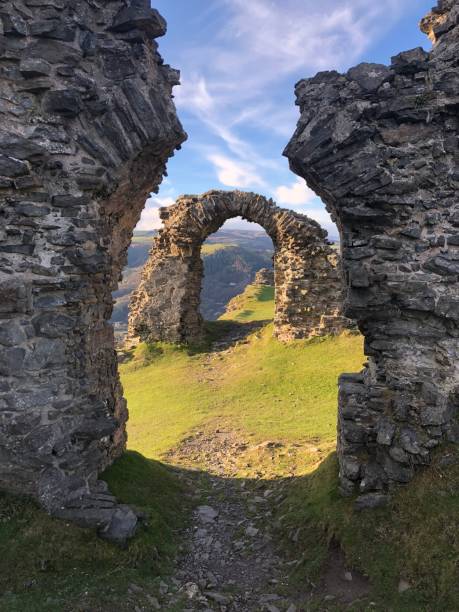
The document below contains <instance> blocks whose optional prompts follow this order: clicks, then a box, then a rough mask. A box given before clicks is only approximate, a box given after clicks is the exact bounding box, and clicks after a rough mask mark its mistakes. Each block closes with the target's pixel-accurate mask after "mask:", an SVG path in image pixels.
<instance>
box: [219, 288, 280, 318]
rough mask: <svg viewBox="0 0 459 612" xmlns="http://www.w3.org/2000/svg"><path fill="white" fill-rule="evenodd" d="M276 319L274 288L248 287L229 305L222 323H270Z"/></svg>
mask: <svg viewBox="0 0 459 612" xmlns="http://www.w3.org/2000/svg"><path fill="white" fill-rule="evenodd" d="M273 317H274V287H270V286H269V285H247V287H246V288H245V290H244V292H243V293H241V295H237V296H236V297H234V298H233V299H232V300H230V302H229V303H228V306H227V308H226V312H225V314H223V315H222V316H221V317H220V320H221V321H240V322H242V323H249V322H251V321H269V320H270V319H272V318H273Z"/></svg>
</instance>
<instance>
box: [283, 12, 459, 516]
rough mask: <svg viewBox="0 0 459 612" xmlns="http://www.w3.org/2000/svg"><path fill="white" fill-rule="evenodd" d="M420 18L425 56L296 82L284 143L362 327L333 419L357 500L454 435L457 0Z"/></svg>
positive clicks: (458, 257) (458, 383)
mask: <svg viewBox="0 0 459 612" xmlns="http://www.w3.org/2000/svg"><path fill="white" fill-rule="evenodd" d="M422 29H423V30H424V31H425V32H427V33H428V34H429V36H430V37H431V39H432V40H433V41H434V42H435V46H434V48H433V50H432V51H431V53H426V52H425V51H423V50H422V49H420V48H418V49H413V50H411V51H407V52H404V53H400V54H399V55H397V56H395V57H394V58H393V59H392V64H391V65H390V66H388V67H386V66H380V65H375V64H360V65H359V66H357V67H356V68H352V69H351V70H349V72H348V73H347V74H346V75H340V74H338V73H337V72H326V73H321V74H319V75H317V76H316V77H314V78H312V79H307V80H303V81H300V82H299V83H298V85H297V87H296V94H297V104H298V106H299V107H300V111H301V121H300V123H299V124H298V128H297V130H296V132H295V134H294V136H293V138H292V140H291V141H290V143H289V145H288V146H287V148H286V150H285V155H286V156H287V157H288V158H289V160H290V166H291V168H292V170H293V171H294V172H296V173H297V174H299V175H300V176H302V177H304V178H305V179H306V181H307V182H308V184H309V186H310V187H311V188H313V189H314V190H315V191H316V192H317V193H318V194H320V195H321V197H322V198H323V200H324V202H325V203H326V205H327V208H328V210H329V211H330V213H332V215H334V217H335V218H336V220H337V224H338V226H339V229H340V232H341V238H342V255H343V269H344V277H345V281H346V284H347V291H346V303H345V310H344V313H345V314H346V315H347V316H349V317H352V318H354V319H356V320H357V322H358V325H359V327H360V329H361V331H362V333H363V334H364V335H365V351H366V354H367V355H368V357H369V363H368V367H367V368H366V369H365V370H364V371H363V373H361V374H356V375H347V376H343V377H341V379H340V385H339V386H340V392H339V422H338V434H339V435H338V438H339V439H338V454H339V460H340V466H341V485H342V490H343V492H344V493H352V492H354V491H355V490H358V491H360V492H361V493H365V496H364V497H363V499H362V500H361V502H360V507H362V508H363V507H372V506H373V505H375V501H378V504H379V501H380V498H379V497H378V495H379V493H378V494H377V495H376V494H373V493H371V492H372V491H380V490H381V489H386V488H388V487H390V486H391V485H392V484H396V483H406V482H408V481H409V480H410V479H411V478H412V477H413V474H414V472H415V468H416V466H417V465H424V464H426V463H428V462H429V458H430V452H431V450H432V449H433V448H435V447H436V446H438V445H439V444H440V443H441V442H442V441H444V440H448V441H456V442H457V441H458V440H459V428H458V420H457V416H458V407H459V402H458V389H459V348H458V347H459V345H458V337H459V328H458V323H459V310H458V296H459V289H458V280H459V248H458V242H459V241H458V240H457V238H456V236H457V223H458V216H459V199H458V188H459V182H458V181H457V168H458V160H459V144H458V143H459V139H458V132H459V129H458V128H459V119H458V98H457V96H458V91H459V71H458V65H457V57H458V56H459V6H458V4H457V2H455V1H453V0H444V1H442V2H439V4H438V7H437V8H436V9H434V10H433V12H432V13H431V14H430V15H429V16H427V17H426V18H425V19H424V20H423V22H422ZM375 495H376V497H375Z"/></svg>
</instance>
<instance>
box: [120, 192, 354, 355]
mask: <svg viewBox="0 0 459 612" xmlns="http://www.w3.org/2000/svg"><path fill="white" fill-rule="evenodd" d="M160 216H161V219H162V220H163V222H164V227H163V229H161V230H160V232H159V234H158V236H157V237H156V238H155V242H154V246H153V249H152V252H151V257H150V260H149V262H148V263H147V264H146V266H145V268H144V271H143V274H142V281H141V284H140V286H139V288H138V290H137V291H136V292H135V293H134V295H133V298H132V301H131V308H130V317H129V331H128V334H129V339H130V341H134V339H136V338H140V339H141V340H144V341H148V342H151V341H158V340H162V341H167V342H175V343H197V342H200V341H202V339H203V333H204V328H203V320H202V317H201V315H200V312H199V303H200V292H201V284H202V277H203V266H202V260H201V257H200V251H201V246H202V244H203V243H204V241H205V240H206V239H207V238H208V236H209V235H211V234H212V233H214V232H216V231H217V230H218V229H219V228H220V227H221V226H222V225H223V224H224V222H225V221H227V220H228V219H232V218H235V217H239V216H240V217H242V218H243V219H245V220H247V221H249V222H252V223H257V224H258V225H260V226H261V227H263V228H264V230H265V231H266V233H267V234H268V236H269V237H270V238H271V240H272V242H273V245H274V279H275V280H274V282H275V290H276V299H275V317H274V333H275V335H276V337H277V338H278V339H279V340H282V341H289V340H293V339H296V338H307V337H311V336H314V335H326V334H330V333H339V332H340V331H341V330H342V329H343V327H345V326H347V321H346V320H345V319H344V318H343V317H342V316H341V273H340V267H339V261H338V256H337V254H336V252H335V251H334V250H333V249H332V247H331V245H330V244H329V243H328V241H327V239H326V236H327V234H326V232H325V231H324V230H323V229H322V228H321V227H320V226H319V224H318V223H317V222H315V221H313V220H312V219H309V218H308V217H306V216H304V215H300V214H299V213H295V212H293V211H289V210H286V209H282V208H279V207H277V206H276V205H275V203H274V202H273V201H272V200H267V199H266V198H264V197H263V196H260V195H258V194H254V193H248V192H240V191H229V192H227V191H216V190H214V191H209V192H207V193H205V194H202V195H201V196H182V197H181V198H179V199H178V200H177V202H176V203H175V204H174V205H172V206H170V207H168V208H163V209H161V210H160Z"/></svg>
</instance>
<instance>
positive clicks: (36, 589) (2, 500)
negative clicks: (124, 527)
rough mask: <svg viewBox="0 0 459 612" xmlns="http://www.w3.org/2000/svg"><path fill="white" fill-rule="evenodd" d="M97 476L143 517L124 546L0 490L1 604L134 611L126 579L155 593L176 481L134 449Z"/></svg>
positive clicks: (178, 520) (169, 551)
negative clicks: (101, 537)
mask: <svg viewBox="0 0 459 612" xmlns="http://www.w3.org/2000/svg"><path fill="white" fill-rule="evenodd" d="M102 477H103V478H104V479H105V480H106V481H107V482H108V484H109V486H110V489H111V491H112V492H113V493H114V494H115V495H116V496H117V497H118V499H119V500H120V501H122V502H124V503H128V504H132V505H134V506H135V507H136V508H138V509H139V510H140V511H142V512H143V513H144V514H145V516H146V521H145V522H144V523H143V524H142V525H141V527H140V528H139V533H138V535H137V537H136V538H135V539H134V540H133V541H132V542H131V543H130V544H129V546H128V547H127V548H125V549H121V548H119V547H118V546H115V545H114V544H111V543H109V542H106V541H103V540H101V539H100V538H98V537H97V536H96V535H95V533H94V531H93V530H90V529H81V528H78V527H76V526H75V525H73V524H68V523H66V522H64V521H59V520H56V519H52V518H51V517H49V516H48V515H47V514H45V513H44V512H43V511H41V510H40V509H38V508H37V507H36V506H35V504H34V503H33V502H30V501H28V500H23V499H20V498H17V497H13V496H9V495H1V496H0V610H5V611H8V612H42V611H48V610H49V611H50V612H55V611H57V610H59V611H60V610H83V609H85V610H89V609H91V610H96V609H97V610H107V612H108V611H111V610H114V609H116V610H126V611H127V610H132V609H133V608H132V605H133V604H132V602H130V599H129V596H128V595H127V591H128V586H129V584H131V583H135V584H137V585H141V586H144V587H145V588H146V589H147V591H148V590H149V591H150V593H151V592H153V593H154V592H155V583H154V580H153V579H154V577H155V576H158V575H159V574H160V573H161V572H166V571H167V569H168V567H169V563H170V558H171V556H172V555H173V553H174V551H175V546H174V530H176V529H177V528H179V527H180V526H181V525H182V523H183V520H184V514H183V512H184V511H183V510H179V509H180V508H183V504H184V502H183V494H182V491H181V488H180V486H179V485H178V484H177V479H176V478H175V477H174V475H173V474H171V472H170V470H169V469H168V468H166V467H164V466H163V465H161V464H160V463H159V462H157V461H151V460H147V459H145V458H144V457H142V456H141V455H139V454H138V453H134V452H128V453H126V454H125V455H124V456H123V457H121V459H119V460H118V461H116V462H115V464H114V465H113V466H111V467H110V468H109V469H108V470H107V471H106V472H105V473H104V474H103V476H102ZM137 600H138V597H137ZM146 603H147V602H146ZM96 606H97V607H96Z"/></svg>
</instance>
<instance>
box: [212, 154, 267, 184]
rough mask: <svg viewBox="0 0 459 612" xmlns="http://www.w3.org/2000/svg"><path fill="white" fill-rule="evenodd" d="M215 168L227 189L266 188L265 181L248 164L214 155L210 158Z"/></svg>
mask: <svg viewBox="0 0 459 612" xmlns="http://www.w3.org/2000/svg"><path fill="white" fill-rule="evenodd" d="M208 159H209V161H210V162H211V163H212V164H213V165H214V166H215V169H216V172H217V176H218V180H219V181H220V183H222V185H225V186H227V187H242V188H246V187H257V186H258V187H264V186H265V183H264V181H263V179H262V178H261V177H260V176H259V175H258V174H257V172H256V169H255V168H254V167H253V166H251V165H250V164H248V163H244V162H242V161H236V160H234V159H231V158H230V157H226V156H225V155H222V154H218V153H214V154H210V155H209V156H208Z"/></svg>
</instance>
